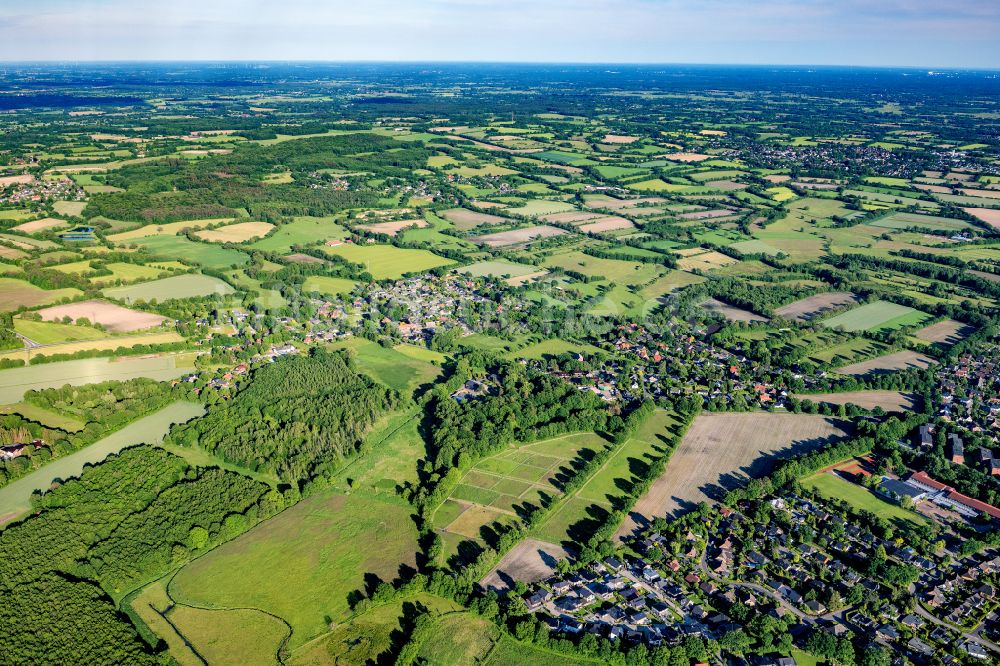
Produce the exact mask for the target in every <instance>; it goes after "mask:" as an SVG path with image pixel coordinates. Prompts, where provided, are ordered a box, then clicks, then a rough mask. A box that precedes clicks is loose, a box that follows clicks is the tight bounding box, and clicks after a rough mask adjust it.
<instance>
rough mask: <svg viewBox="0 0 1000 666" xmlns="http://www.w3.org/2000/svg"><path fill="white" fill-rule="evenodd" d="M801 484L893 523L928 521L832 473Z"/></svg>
mask: <svg viewBox="0 0 1000 666" xmlns="http://www.w3.org/2000/svg"><path fill="white" fill-rule="evenodd" d="M800 483H801V484H802V485H803V486H806V487H807V488H813V489H814V490H815V491H816V492H818V493H819V494H820V495H823V496H824V497H827V498H830V499H837V500H841V501H843V502H847V503H848V504H850V505H851V506H853V507H854V508H856V509H860V510H862V511H870V512H871V513H874V514H875V515H876V516H878V517H880V518H884V519H886V520H889V521H891V522H893V523H895V522H898V521H907V522H910V523H913V524H914V525H926V524H927V519H926V518H924V517H923V516H921V515H920V514H918V513H915V512H913V511H908V510H906V509H904V508H903V507H901V506H898V505H896V504H892V503H891V502H887V501H885V500H884V499H882V498H881V497H879V496H878V495H876V494H875V493H874V492H872V491H871V490H868V489H867V488H865V487H864V486H859V485H858V484H856V483H851V482H850V481H847V480H845V479H842V478H840V477H839V476H836V475H835V474H832V473H830V472H821V473H819V474H815V475H813V476H810V477H807V478H805V479H802V480H801V481H800Z"/></svg>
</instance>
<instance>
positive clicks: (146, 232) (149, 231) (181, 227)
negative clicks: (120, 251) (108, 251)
mask: <svg viewBox="0 0 1000 666" xmlns="http://www.w3.org/2000/svg"><path fill="white" fill-rule="evenodd" d="M234 219H235V218H232V217H227V218H219V219H214V220H185V221H183V222H167V223H164V224H147V225H145V226H143V227H139V228H138V229H131V230H129V231H123V232H122V233H120V234H112V235H111V236H108V240H110V241H113V242H115V243H123V242H125V241H130V240H135V239H136V238H147V237H149V236H173V235H175V234H179V233H183V232H185V231H188V230H189V229H190V230H194V229H201V228H202V227H207V226H209V225H211V224H219V223H224V222H232V221H233V220H234Z"/></svg>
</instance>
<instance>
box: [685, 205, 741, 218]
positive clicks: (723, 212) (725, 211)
mask: <svg viewBox="0 0 1000 666" xmlns="http://www.w3.org/2000/svg"><path fill="white" fill-rule="evenodd" d="M734 212H735V211H733V210H732V209H730V208H720V209H718V210H696V211H694V212H693V213H681V214H680V215H678V216H677V218H678V219H681V220H710V219H712V218H715V217H726V216H727V215H732V214H733V213H734Z"/></svg>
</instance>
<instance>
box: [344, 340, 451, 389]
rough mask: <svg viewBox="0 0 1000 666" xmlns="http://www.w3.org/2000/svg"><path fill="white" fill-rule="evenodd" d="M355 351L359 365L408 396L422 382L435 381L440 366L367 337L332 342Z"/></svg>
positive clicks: (364, 370)
mask: <svg viewBox="0 0 1000 666" xmlns="http://www.w3.org/2000/svg"><path fill="white" fill-rule="evenodd" d="M333 347H334V348H336V349H349V350H351V351H352V352H353V353H354V357H355V359H356V361H357V365H358V368H359V369H360V370H361V371H362V372H364V373H366V374H368V375H370V376H371V377H372V378H373V379H375V380H376V381H380V382H382V383H383V384H385V385H386V386H389V387H391V388H394V389H396V390H397V391H400V392H402V393H404V394H406V395H409V394H410V393H412V392H413V390H414V389H416V388H417V387H418V386H420V385H422V384H426V383H429V382H432V381H434V380H435V379H436V378H437V376H438V375H439V374H440V373H441V368H440V367H438V366H434V365H431V364H430V363H429V362H428V361H427V360H424V359H418V358H414V357H413V356H412V355H408V354H404V353H401V352H399V351H397V350H395V349H386V348H385V347H383V346H382V345H379V344H376V343H374V342H371V341H370V340H365V339H364V338H349V339H347V340H343V341H340V342H337V343H335V344H334V345H333Z"/></svg>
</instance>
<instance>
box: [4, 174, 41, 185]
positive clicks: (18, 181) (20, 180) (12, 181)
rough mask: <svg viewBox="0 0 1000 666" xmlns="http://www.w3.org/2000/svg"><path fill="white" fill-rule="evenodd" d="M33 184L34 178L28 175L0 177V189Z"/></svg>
mask: <svg viewBox="0 0 1000 666" xmlns="http://www.w3.org/2000/svg"><path fill="white" fill-rule="evenodd" d="M33 182H35V177H34V176H33V175H31V174H30V173H25V174H21V175H19V176H0V187H9V186H10V185H23V184H26V183H33Z"/></svg>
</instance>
